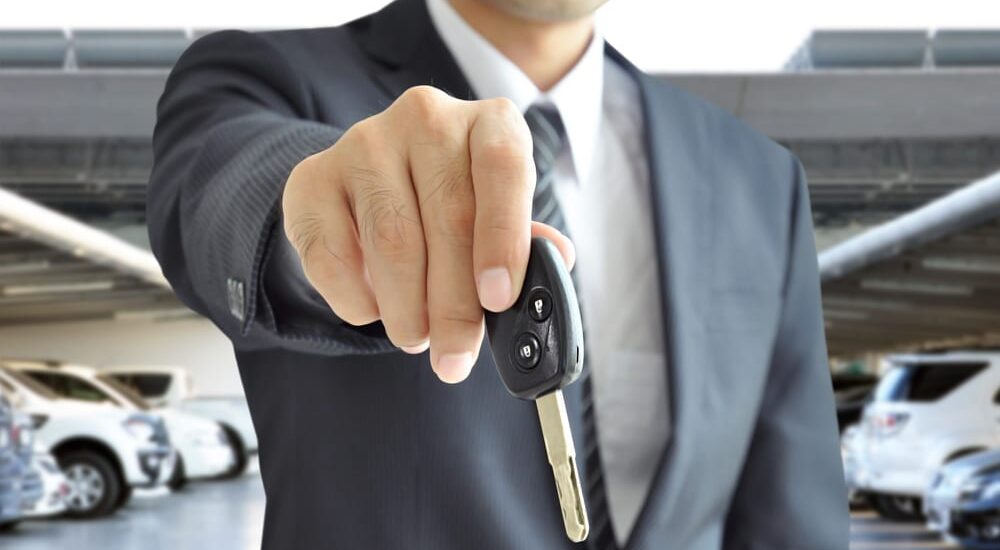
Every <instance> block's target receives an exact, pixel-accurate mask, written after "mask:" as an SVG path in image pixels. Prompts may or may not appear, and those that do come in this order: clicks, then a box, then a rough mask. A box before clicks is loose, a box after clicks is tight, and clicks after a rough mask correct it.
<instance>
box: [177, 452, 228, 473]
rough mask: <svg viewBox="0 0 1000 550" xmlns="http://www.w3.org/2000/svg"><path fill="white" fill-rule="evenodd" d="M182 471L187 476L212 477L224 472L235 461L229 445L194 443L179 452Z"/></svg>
mask: <svg viewBox="0 0 1000 550" xmlns="http://www.w3.org/2000/svg"><path fill="white" fill-rule="evenodd" d="M181 459H182V460H183V461H184V472H185V475H186V476H187V477H189V478H198V477H214V476H217V475H220V474H223V473H225V472H226V471H227V470H229V468H231V467H232V466H233V464H235V463H236V457H234V456H233V449H232V447H230V446H229V445H194V446H192V447H191V448H189V449H184V451H182V452H181Z"/></svg>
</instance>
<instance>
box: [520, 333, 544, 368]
mask: <svg viewBox="0 0 1000 550" xmlns="http://www.w3.org/2000/svg"><path fill="white" fill-rule="evenodd" d="M514 346H515V347H514V358H515V359H516V360H517V364H518V365H520V366H521V368H523V369H533V368H535V366H536V365H538V361H539V359H540V358H541V355H542V346H541V344H540V343H539V342H538V338H537V337H536V336H535V335H534V334H531V333H530V332H525V333H522V334H521V335H520V336H518V337H517V340H516V341H515V343H514Z"/></svg>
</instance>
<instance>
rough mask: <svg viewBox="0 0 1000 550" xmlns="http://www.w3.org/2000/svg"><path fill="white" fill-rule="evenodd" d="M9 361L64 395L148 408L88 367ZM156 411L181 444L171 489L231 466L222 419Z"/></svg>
mask: <svg viewBox="0 0 1000 550" xmlns="http://www.w3.org/2000/svg"><path fill="white" fill-rule="evenodd" d="M10 365H12V366H13V367H15V368H17V369H18V370H19V371H20V372H21V373H23V374H26V375H28V376H30V377H31V378H33V379H35V380H36V381H38V382H40V383H42V384H44V385H45V386H47V387H48V388H49V389H51V390H53V391H54V392H56V393H57V394H59V395H60V396H62V397H65V398H69V399H78V400H82V401H92V402H108V403H113V404H114V405H116V406H118V407H121V408H124V409H129V410H134V411H144V412H150V406H149V404H148V403H146V402H145V400H143V399H142V397H141V396H139V395H137V394H135V393H134V392H132V390H130V389H129V388H127V387H125V386H124V385H122V384H121V383H119V382H118V381H117V380H115V379H114V378H111V377H110V376H107V375H105V374H101V373H100V372H99V371H97V370H95V369H92V368H90V367H83V366H78V365H66V364H54V363H42V362H34V361H18V362H11V363H10ZM153 414H156V415H159V416H161V417H162V418H163V420H164V422H165V423H166V426H167V432H168V433H169V434H170V442H171V444H173V446H174V447H175V448H176V449H177V455H178V456H177V463H176V468H175V469H174V471H173V472H172V475H171V477H170V480H169V485H170V487H171V488H173V489H178V488H180V487H181V486H183V485H184V484H185V483H186V482H187V480H189V479H193V478H206V477H215V476H218V475H221V474H223V473H225V472H227V471H228V470H229V469H230V468H231V467H232V465H233V463H234V462H235V457H234V455H233V451H232V449H231V448H230V446H229V441H228V440H227V439H226V435H225V432H224V431H223V430H222V427H221V426H219V424H218V423H216V422H213V421H211V420H208V419H205V418H201V417H199V416H196V415H193V414H190V413H187V412H184V411H179V410H176V409H172V408H161V409H157V410H156V411H153Z"/></svg>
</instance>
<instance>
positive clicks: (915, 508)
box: [871, 495, 924, 521]
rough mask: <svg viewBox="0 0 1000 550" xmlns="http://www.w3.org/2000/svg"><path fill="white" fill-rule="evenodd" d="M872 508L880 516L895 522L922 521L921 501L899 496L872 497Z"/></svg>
mask: <svg viewBox="0 0 1000 550" xmlns="http://www.w3.org/2000/svg"><path fill="white" fill-rule="evenodd" d="M871 504H872V508H874V509H875V512H876V513H878V515H880V516H882V517H883V518H885V519H889V520H893V521H921V520H923V519H924V516H923V514H922V513H921V511H920V499H918V498H913V497H906V496H899V495H872V496H871Z"/></svg>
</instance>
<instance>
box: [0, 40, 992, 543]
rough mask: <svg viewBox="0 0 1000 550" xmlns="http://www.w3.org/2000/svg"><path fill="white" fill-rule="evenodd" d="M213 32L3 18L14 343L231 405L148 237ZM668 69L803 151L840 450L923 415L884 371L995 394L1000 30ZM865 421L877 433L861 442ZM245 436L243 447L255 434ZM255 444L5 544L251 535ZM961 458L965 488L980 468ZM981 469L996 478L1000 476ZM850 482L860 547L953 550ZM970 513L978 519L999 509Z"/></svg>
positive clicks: (5, 258) (911, 514) (226, 360)
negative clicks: (716, 67)
mask: <svg viewBox="0 0 1000 550" xmlns="http://www.w3.org/2000/svg"><path fill="white" fill-rule="evenodd" d="M207 32H210V31H209V30H199V31H182V30H165V31H155V32H154V31H143V32H138V31H128V32H124V31H123V32H114V31H88V30H80V31H72V32H69V33H66V32H63V31H61V30H39V31H31V32H23V31H19V32H14V31H6V32H2V33H0V90H2V91H3V93H2V94H0V121H2V123H0V290H2V292H0V351H2V353H0V359H19V360H30V361H39V362H40V363H41V364H44V365H48V367H46V368H53V369H59V368H63V366H64V365H77V366H84V367H86V368H88V369H91V371H92V372H91V371H86V372H90V374H88V376H90V375H93V376H98V375H101V374H102V373H103V369H105V368H107V367H111V366H119V367H121V366H129V365H134V366H149V367H155V366H174V367H182V368H183V369H184V370H185V371H186V372H187V373H188V374H189V375H190V384H191V385H192V386H194V387H196V388H197V393H196V394H193V395H194V396H197V397H201V396H208V397H218V396H222V397H224V398H226V399H231V400H235V401H236V402H238V401H239V399H240V395H241V392H242V389H241V385H240V381H239V380H238V377H237V374H236V369H235V363H234V360H233V358H232V352H231V348H230V346H229V344H228V342H227V341H226V340H225V338H224V337H223V336H222V335H221V334H220V333H218V331H217V330H216V329H215V327H214V326H213V325H212V324H211V323H210V322H209V321H207V320H206V319H203V318H201V317H199V316H197V315H196V314H194V313H193V312H191V311H190V310H188V309H187V308H185V307H184V306H183V305H182V304H181V303H180V302H179V301H178V300H177V298H176V297H175V296H174V295H173V293H172V292H171V291H170V289H169V285H167V283H166V281H165V280H164V279H163V277H162V275H161V274H160V272H159V269H158V266H157V265H156V263H155V260H154V259H153V257H152V255H151V254H150V253H149V252H148V242H147V239H146V235H145V198H146V194H145V186H146V182H147V180H148V176H149V171H150V167H151V163H152V151H151V147H150V144H149V136H150V135H151V132H152V127H153V122H154V107H155V104H156V100H157V97H158V95H159V93H160V92H161V91H162V88H163V84H164V80H165V78H166V75H167V72H168V71H169V69H170V67H171V65H172V64H173V62H174V61H175V60H176V58H177V56H178V55H179V53H180V52H181V51H182V50H183V48H184V47H186V45H187V44H189V43H190V41H191V40H193V39H195V38H197V37H198V36H200V35H202V34H205V33H207ZM662 78H664V79H666V80H668V81H669V82H671V83H674V84H676V85H678V86H680V87H682V88H685V89H687V90H690V91H692V92H694V93H697V94H699V95H701V96H703V97H706V98H708V99H710V100H712V101H714V102H716V103H717V104H719V105H720V106H722V107H724V108H726V109H728V110H729V111H731V112H733V113H734V114H736V115H737V116H739V117H740V118H742V119H743V120H745V121H747V122H748V123H749V124H751V125H752V126H753V127H755V128H757V129H758V130H760V131H762V132H764V133H766V134H767V135H768V136H770V137H771V138H773V139H775V140H777V141H779V142H780V143H782V144H783V145H785V146H787V147H788V148H789V149H791V150H792V151H793V152H795V153H796V155H798V156H799V158H800V159H801V160H802V161H803V163H804V165H805V167H806V170H807V173H808V176H809V186H810V187H809V189H810V199H811V205H812V210H813V220H814V225H815V228H816V242H817V248H818V249H819V252H820V254H819V257H818V262H819V268H820V274H821V278H822V290H823V308H824V316H825V328H826V335H827V348H828V352H829V354H830V359H831V361H830V362H831V373H832V376H833V378H834V384H835V388H837V397H838V407H841V406H843V407H844V408H845V410H847V409H848V408H852V407H853V409H851V410H855V413H854V416H852V417H851V418H852V425H853V427H854V430H853V431H851V435H850V439H847V440H845V444H844V453H845V463H846V462H848V461H853V462H851V465H852V468H853V467H855V466H857V463H860V462H863V461H865V460H869V461H875V460H876V459H875V458H872V457H873V456H875V455H877V454H878V452H881V451H879V450H878V449H882V448H884V447H886V446H890V447H891V445H892V443H891V435H892V434H893V433H894V432H893V430H894V429H896V427H897V426H898V425H905V424H906V423H907V422H910V421H913V422H915V421H916V420H915V417H908V416H904V415H908V414H911V413H909V412H906V410H905V409H903V408H901V407H903V405H899V407H900V408H899V409H898V410H896V409H891V408H890V409H887V410H886V411H885V412H882V411H881V409H877V410H876V412H875V413H872V412H871V410H872V409H871V408H868V409H867V410H868V411H869V412H868V413H867V414H868V416H865V415H866V413H865V412H864V411H865V410H866V409H865V408H864V406H865V405H866V404H868V403H871V402H872V401H873V400H874V401H878V400H879V399H883V398H882V397H880V396H879V392H880V390H879V389H878V388H879V387H882V386H884V384H882V386H880V385H879V384H880V383H881V382H884V381H885V380H886V378H883V377H884V376H885V375H887V373H890V372H902V371H900V369H903V370H907V369H908V370H910V371H913V374H912V376H913V377H916V378H920V379H921V380H922V379H928V380H933V381H934V384H936V385H935V386H934V387H935V388H941V387H947V386H948V385H949V384H953V386H952V387H951V388H949V391H946V392H944V393H942V394H941V397H942V399H941V400H940V401H941V402H944V401H946V400H947V399H943V397H945V396H949V395H959V397H961V395H962V394H955V393H954V392H955V391H958V390H960V389H961V390H963V391H964V389H968V388H967V386H968V387H971V386H970V384H973V385H975V386H976V387H979V386H985V385H990V384H992V386H990V388H991V391H989V392H987V393H989V394H990V398H991V399H992V396H993V394H994V393H995V392H996V390H997V387H1000V386H998V385H997V383H996V382H995V381H994V380H993V379H992V378H990V377H989V374H990V372H991V371H992V370H995V369H1000V354H998V353H996V352H995V351H993V350H996V349H997V347H998V346H1000V342H998V340H1000V283H998V282H997V280H998V279H997V275H998V274H1000V172H998V171H1000V96H998V95H997V94H995V93H994V90H996V89H998V87H1000V34H998V33H996V32H979V31H977V32H972V31H938V32H935V33H929V32H926V31H912V32H898V33H880V32H870V31H869V32H859V33H848V32H835V31H829V32H816V33H814V34H813V35H812V36H811V38H810V39H809V40H808V41H807V42H806V43H805V44H803V46H802V47H801V48H800V49H799V50H798V51H796V52H795V53H794V54H793V55H792V56H791V58H790V61H789V63H788V64H787V65H786V67H785V69H784V70H783V71H781V72H775V73H768V74H665V75H662ZM928 106H933V107H928ZM178 342H183V345H178ZM955 353H958V354H959V355H955V356H954V357H952V355H949V354H955ZM962 353H965V354H966V355H961V354H962ZM991 353H992V354H993V355H991ZM970 354H971V355H970ZM942 357H943V358H945V359H944V360H942V359H941V358H942ZM907 358H909V359H907ZM927 358H930V359H927ZM949 358H950V359H949ZM925 361H926V363H925ZM943 364H948V365H950V366H952V367H954V366H958V367H960V368H966V369H967V370H970V369H971V370H974V369H973V367H975V366H976V365H985V366H981V367H977V368H979V369H980V370H978V371H976V372H974V373H972V374H969V376H967V377H965V378H962V376H960V375H956V374H954V372H953V371H954V370H955V369H952V371H942V372H945V374H943V375H940V376H939V375H938V374H935V373H937V372H938V371H939V370H941V369H937V368H936V367H935V365H943ZM970 365H971V366H970ZM894 369H895V370H894ZM81 372H84V371H81ZM963 372H965V371H963ZM105 374H106V373H105ZM893 376H896V375H893ZM921 377H922V378H921ZM939 378H940V379H939ZM957 378H962V379H961V380H957ZM956 380H957V381H956ZM838 381H843V382H838ZM970 381H971V382H970ZM917 382H918V381H917V380H916V379H914V380H911V381H909V382H907V383H906V384H897V385H896V386H894V387H896V388H903V389H897V390H893V391H892V392H890V393H893V392H894V393H893V395H896V397H893V398H892V399H891V400H892V401H893V403H897V402H902V401H906V400H907V399H906V398H900V397H899V395H903V394H905V395H908V396H910V400H911V401H913V400H917V397H914V396H918V395H919V394H920V391H919V390H918V389H917V388H918V386H919V384H918V383H917ZM965 382H970V384H965ZM839 383H843V384H844V385H843V386H837V384H839ZM95 384H96V383H95ZM97 385H98V386H99V384H97ZM993 386H996V387H993ZM131 389H132V390H141V389H142V388H140V387H132V388H131ZM890 389H891V388H889V389H886V390H885V391H886V392H889V390H890ZM108 391H111V390H108ZM900 392H903V393H900ZM907 392H909V393H907ZM897 394H898V395H897ZM145 397H146V398H150V397H152V398H156V394H154V393H151V394H149V395H146V396H145ZM108 399H112V398H110V397H109V398H108ZM883 400H885V399H883ZM993 404H994V403H993V401H988V402H987V403H986V404H985V405H984V408H983V409H982V410H981V411H979V412H975V411H973V412H968V411H965V410H964V409H963V410H957V411H955V412H950V413H947V414H955V415H957V416H955V417H954V418H955V419H957V420H958V421H964V420H965V419H967V418H969V416H968V415H975V414H980V413H982V414H989V417H988V420H989V421H990V422H991V423H992V420H993V417H994V416H995V414H994V411H993V410H992V409H990V408H989V407H990V406H992V405H993ZM242 406H244V407H245V402H244V404H243V405H242ZM894 406H895V405H894ZM942 414H945V413H942ZM963 415H965V416H963ZM850 427H851V426H846V425H845V426H841V428H842V430H844V431H845V432H847V428H850ZM899 429H904V428H899ZM929 429H931V428H928V430H929ZM232 431H233V432H237V431H238V430H236V429H235V428H233V430H232ZM227 436H228V434H226V433H222V434H221V435H220V436H219V438H220V441H227V442H231V441H232V439H225V438H226V437H227ZM205 437H209V436H205ZM927 437H931V436H927ZM865 438H871V439H872V440H873V441H876V443H875V444H873V445H874V446H868V447H865V445H863V443H864V441H865ZM935 444H936V443H935ZM950 444H951V445H952V448H949V449H948V450H947V451H941V452H938V451H935V452H938V454H940V455H941V458H940V459H939V460H938V462H939V463H935V464H920V465H919V468H920V475H921V476H925V477H926V478H927V479H926V480H925V479H923V478H921V483H924V484H927V483H931V482H932V481H936V480H939V479H943V478H945V477H947V476H945V473H946V472H944V471H943V468H944V466H946V465H947V464H948V463H950V462H953V461H955V460H958V459H962V458H964V457H968V456H971V455H974V454H977V453H981V451H986V450H988V449H989V448H990V447H993V446H996V447H1000V433H996V434H986V435H980V436H979V438H978V439H976V440H975V441H974V442H967V443H966V442H963V443H959V442H954V443H950ZM241 446H242V447H241V448H240V449H239V450H238V451H234V452H238V453H244V452H246V451H247V450H248V448H247V447H248V445H247V443H246V442H241ZM234 448H235V447H234ZM883 454H884V453H883ZM890 454H891V453H890ZM248 456H250V460H249V463H248V464H247V467H246V468H243V469H241V471H240V472H239V473H238V475H236V476H230V479H228V480H226V481H220V480H218V479H215V478H217V477H218V476H216V475H212V476H206V477H211V478H213V479H212V480H208V481H204V480H203V481H197V480H196V481H195V482H194V483H191V484H188V485H186V486H185V487H183V488H178V489H177V490H175V491H170V490H163V489H152V490H146V489H143V488H139V489H137V490H136V492H135V494H134V495H133V497H132V499H131V500H130V501H129V502H128V503H127V504H126V505H125V506H124V507H122V508H121V509H120V510H118V511H117V513H115V514H114V515H111V516H110V517H106V518H102V519H95V520H93V521H86V522H81V521H71V520H68V519H64V518H56V519H32V520H29V521H27V522H25V523H24V524H22V525H21V526H19V528H18V529H17V530H16V531H15V532H13V533H10V534H3V535H0V537H3V538H2V539H0V540H2V541H3V542H2V544H3V546H4V547H8V546H9V547H11V548H19V549H20V548H23V549H30V548H42V547H46V548H51V547H53V544H55V546H61V545H65V544H69V543H71V542H73V543H77V544H79V543H83V544H86V547H88V548H89V547H93V548H104V547H114V546H113V545H114V544H125V546H122V547H138V546H139V545H142V546H147V545H148V544H151V545H152V546H153V547H156V546H157V545H159V546H160V547H164V548H189V547H205V543H206V541H216V544H215V546H217V547H219V548H228V547H233V548H236V547H239V548H254V547H256V546H257V545H259V540H260V533H259V532H258V528H259V525H260V521H261V518H262V515H263V502H264V495H263V488H262V486H261V484H260V479H259V476H258V474H257V473H256V469H255V465H254V460H255V457H253V456H252V453H248ZM878 460H880V462H879V464H878V468H879V469H882V470H884V469H886V468H888V469H891V468H893V466H892V464H891V463H888V462H886V459H884V458H883V459H878ZM983 460H987V459H983ZM984 464H991V463H989V462H988V460H987V462H985V463H984ZM998 464H1000V462H998ZM852 468H848V475H850V474H851V472H853V471H855V470H854V469H852ZM859 468H861V470H864V469H865V466H864V465H862V466H859ZM970 468H972V467H971V466H970ZM873 469H874V467H872V468H868V470H867V471H872V470H873ZM972 470H975V468H972ZM880 471H881V470H880ZM948 475H951V474H948ZM955 475H958V474H955ZM969 475H970V476H972V477H968V478H967V479H966V478H963V481H962V483H965V482H966V481H968V482H969V483H972V482H973V481H975V480H977V479H979V478H977V477H975V476H973V475H972V474H969ZM925 482H926V483H925ZM982 483H983V486H982V487H979V488H978V489H977V490H979V491H981V492H985V491H986V488H987V487H989V483H991V481H990V480H989V479H986V480H985V481H983V482H982ZM847 485H848V486H850V487H851V489H852V491H853V495H852V496H854V497H855V500H854V501H853V502H854V503H855V505H856V508H855V510H854V512H853V515H852V548H856V549H859V550H860V549H886V550H888V549H890V548H946V547H950V546H949V544H950V543H948V542H945V541H943V540H942V537H941V535H940V533H938V532H936V531H934V530H933V529H930V528H928V527H927V526H926V524H927V514H928V513H932V512H934V510H925V509H924V505H925V504H926V503H925V502H923V501H924V500H925V498H924V494H923V492H921V493H919V494H917V493H915V492H913V491H910V490H909V489H906V490H903V489H898V490H896V489H894V490H891V491H888V492H886V491H883V490H881V489H878V488H877V486H876V485H871V484H870V483H868V482H862V481H859V480H858V479H848V480H847ZM900 487H902V485H901V486H900ZM921 491H922V490H921ZM872 498H874V499H876V504H875V506H873V505H872V502H871V499H872ZM878 498H884V499H886V500H884V501H880V500H877V499H878ZM234 503H235V504H234ZM879 503H881V504H879ZM969 521H973V520H969ZM975 521H978V520H975ZM165 525H170V526H171V528H170V529H164V526H165ZM948 527H950V526H946V527H945V530H947V529H948ZM975 528H976V529H977V531H976V534H977V536H978V535H981V534H982V533H986V532H987V531H986V529H987V528H988V525H986V524H976V527H975ZM998 536H1000V533H998ZM8 537H9V538H8ZM150 541H156V542H154V543H150ZM81 547H82V546H81Z"/></svg>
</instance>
